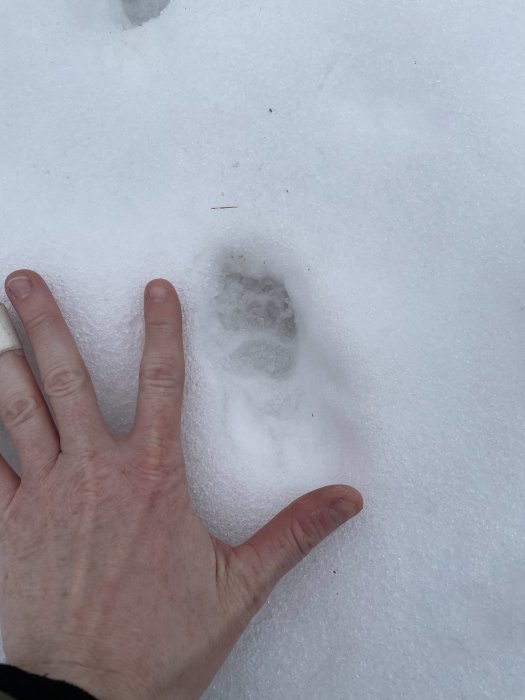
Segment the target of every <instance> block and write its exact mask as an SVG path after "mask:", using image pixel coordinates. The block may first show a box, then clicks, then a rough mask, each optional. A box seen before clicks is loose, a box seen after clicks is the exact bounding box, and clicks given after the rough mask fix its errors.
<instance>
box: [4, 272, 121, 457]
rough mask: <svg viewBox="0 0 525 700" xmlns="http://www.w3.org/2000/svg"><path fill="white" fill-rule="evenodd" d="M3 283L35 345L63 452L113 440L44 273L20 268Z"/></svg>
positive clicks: (37, 359)
mask: <svg viewBox="0 0 525 700" xmlns="http://www.w3.org/2000/svg"><path fill="white" fill-rule="evenodd" d="M5 286H6V291H7V294H8V295H9V298H10V299H11V302H12V304H13V306H14V307H15V309H16V312H17V313H18V315H19V316H20V319H21V320H22V323H23V324H24V328H25V330H26V333H27V335H28V338H29V340H30V342H31V345H32V346H33V351H34V354H35V358H36V361H37V365H38V369H39V371H40V376H41V377H42V383H43V387H44V391H45V393H46V394H47V396H48V398H49V402H50V404H51V408H52V409H53V413H54V415H55V420H56V424H57V428H58V432H59V436H60V446H61V449H62V451H63V452H69V451H73V450H89V449H93V448H94V447H95V446H97V447H99V446H100V444H101V441H102V442H104V441H105V440H106V439H107V440H108V441H110V440H111V437H110V435H109V433H108V431H107V428H106V426H105V424H104V419H103V418H102V415H101V413H100V409H99V407H98V404H97V398H96V394H95V390H94V388H93V384H92V382H91V377H90V376H89V373H88V371H87V368H86V366H85V364H84V362H83V360H82V357H81V356H80V353H79V351H78V348H77V346H76V343H75V341H74V340H73V337H72V335H71V333H70V331H69V328H68V327H67V325H66V322H65V321H64V318H63V316H62V314H61V312H60V309H59V308H58V305H57V303H56V301H55V300H54V298H53V295H52V294H51V292H50V290H49V288H48V286H47V285H46V283H45V282H44V280H43V279H42V277H40V275H38V274H37V273H36V272H33V271H32V270H17V271H16V272H13V273H12V274H11V275H9V277H8V278H7V280H6V285H5Z"/></svg>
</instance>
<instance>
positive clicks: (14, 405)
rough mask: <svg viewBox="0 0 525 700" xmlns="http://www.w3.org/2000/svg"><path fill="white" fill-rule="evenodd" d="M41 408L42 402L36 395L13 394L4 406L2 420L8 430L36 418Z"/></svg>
mask: <svg viewBox="0 0 525 700" xmlns="http://www.w3.org/2000/svg"><path fill="white" fill-rule="evenodd" d="M40 408H41V402H39V401H38V399H37V398H36V396H32V395H27V396H21V395H18V396H13V397H11V398H9V399H8V400H7V402H6V404H5V406H3V407H2V411H1V417H2V421H3V423H4V425H5V427H6V428H7V429H8V430H12V429H13V428H18V427H19V426H21V425H23V424H24V423H27V422H28V421H30V420H31V419H32V418H34V416H35V415H37V413H38V411H39V410H40Z"/></svg>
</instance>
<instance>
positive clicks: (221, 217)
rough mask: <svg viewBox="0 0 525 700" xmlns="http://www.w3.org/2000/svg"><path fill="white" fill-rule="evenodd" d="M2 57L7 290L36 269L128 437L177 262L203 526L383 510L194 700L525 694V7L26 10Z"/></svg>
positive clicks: (132, 3) (335, 551) (110, 4)
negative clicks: (345, 500) (323, 490)
mask: <svg viewBox="0 0 525 700" xmlns="http://www.w3.org/2000/svg"><path fill="white" fill-rule="evenodd" d="M164 5H167V6H166V7H165V8H164V9H163V7H164ZM150 18H151V19H150ZM0 68H1V74H0V116H1V121H0V129H1V131H0V185H1V189H0V192H1V195H0V196H1V207H0V239H1V249H0V250H1V252H0V255H1V263H2V270H3V274H4V276H6V275H7V274H8V273H9V272H10V271H11V270H14V269H15V268H17V267H25V266H27V267H32V268H34V269H36V270H38V271H39V272H40V273H41V274H43V275H44V276H45V278H46V279H47V280H48V282H49V284H50V286H51V288H52V289H53V291H54V293H55V294H56V296H57V298H58V300H59V302H60V304H61V307H62V309H63V311H64V314H65V316H66V318H67V320H68V321H69V323H70V325H71V328H72V331H73V333H74V335H75V337H76V339H77V341H78V343H79V346H80V348H81V350H82V352H83V355H84V357H85V359H86V362H87V364H88V366H89V368H90V370H91V372H92V375H93V378H94V381H95V384H96V387H97V390H98V393H99V397H100V402H101V406H102V408H103V411H104V413H105V416H106V418H107V421H108V424H109V426H110V427H111V428H112V429H113V430H114V431H115V432H121V431H124V430H127V429H128V428H129V427H130V424H131V421H132V417H133V409H134V400H135V392H136V389H137V372H138V364H139V359H140V352H141V341H142V334H143V329H142V305H141V303H142V301H141V300H142V293H143V286H144V285H145V284H146V282H147V281H148V280H149V279H152V278H154V277H158V276H165V277H167V278H169V279H170V280H172V281H173V282H174V284H175V285H176V286H177V288H178V289H179V290H180V294H181V298H182V301H183V304H184V312H185V323H186V348H187V354H188V365H189V370H188V385H187V401H186V413H185V424H186V441H187V445H186V453H187V461H188V472H189V478H190V482H191V488H192V493H193V496H194V498H195V501H196V504H197V507H198V509H199V512H200V513H201V514H202V516H203V518H204V519H205V521H206V522H207V523H208V524H209V526H210V527H211V528H212V530H213V531H214V532H216V533H218V534H219V535H221V536H222V537H224V538H225V539H227V540H228V541H230V542H232V543H233V542H239V541H241V540H242V539H243V538H244V537H246V536H247V535H248V534H249V533H251V532H252V531H253V530H254V529H255V528H257V527H258V526H260V525H261V524H262V523H263V522H264V521H265V520H266V519H267V518H268V517H269V516H271V515H272V514H274V513H275V512H276V511H277V510H279V509H280V508H281V507H282V506H284V505H285V504H286V503H287V502H288V501H289V500H291V499H293V498H295V497H297V496H298V495H300V494H301V493H302V492H304V491H306V490H309V489H312V488H315V487H317V486H320V485H323V484H327V483H337V482H340V481H344V482H347V483H351V484H353V485H354V486H356V487H357V488H359V489H361V490H362V492H363V494H364V496H365V511H364V512H363V513H362V514H361V515H360V516H359V517H358V518H357V519H356V520H355V522H352V523H351V524H348V525H347V526H345V527H344V528H343V529H341V530H340V531H338V532H337V533H336V534H335V535H334V536H332V537H331V538H330V539H328V540H327V541H325V542H324V543H323V544H322V545H321V546H320V547H319V548H318V549H317V550H315V551H314V552H313V553H312V554H311V555H310V556H309V557H308V558H307V560H305V561H304V562H303V563H302V564H301V565H300V566H299V567H298V568H297V569H296V570H294V571H293V572H292V573H291V574H290V575H289V576H288V577H287V578H286V579H285V580H284V581H283V582H282V583H281V585H280V586H279V587H278V588H277V589H276V590H275V592H274V593H273V594H272V596H271V598H270V600H269V602H268V603H267V604H266V605H265V607H264V608H263V609H262V610H261V612H260V613H259V615H258V616H257V618H256V619H255V620H254V622H253V623H252V625H251V626H250V627H249V628H248V630H247V631H246V633H245V635H244V636H243V637H242V639H241V640H240V642H239V643H238V645H237V647H236V648H235V650H234V652H233V653H232V655H231V656H230V658H229V660H228V661H227V663H226V665H225V666H224V667H223V668H222V669H221V671H220V672H219V674H218V675H217V677H216V679H215V681H214V683H213V685H212V686H211V688H210V689H209V691H208V692H207V694H206V696H205V697H206V698H207V700H211V699H214V700H232V699H235V700H237V699H239V700H251V699H254V700H268V699H269V700H274V699H275V700H277V699H279V700H280V699H281V698H287V699H288V700H299V699H300V700H314V698H315V699H317V698H322V699H323V700H325V699H326V700H347V699H348V700H349V699H351V700H371V699H373V700H392V699H394V698H403V699H404V700H421V699H422V698H423V699H425V700H438V699H439V700H441V699H443V700H444V699H447V700H448V699H450V698H454V699H456V698H458V699H459V698H463V699H467V700H478V699H480V698H490V700H517V699H518V698H521V699H522V698H523V697H525V656H524V653H523V649H524V648H525V585H524V580H525V528H524V525H525V522H524V496H525V472H524V468H523V466H524V461H525V460H524V457H525V444H524V427H525V401H524V395H525V371H524V361H523V358H524V344H525V281H524V280H525V275H524V270H525V223H524V222H525V195H524V177H525V130H524V117H523V115H524V113H525V70H524V69H525V9H524V7H523V4H522V3H518V2H514V1H513V0H507V1H506V2H503V3H493V2H490V3H489V2H488V1H485V0H464V1H463V2H461V3H458V2H456V1H452V0H436V1H431V0H413V1H412V2H408V1H407V0H403V1H392V2H388V3H387V2H384V1H379V0H367V2H362V1H361V0H330V2H329V3H322V2H314V1H313V0H302V1H301V2H283V1H282V0H281V1H280V2H276V0H266V2H264V3H253V2H245V1H244V2H241V1H240V0H227V1H226V0H214V1H213V2H211V1H210V0H194V1H193V2H183V1H182V0H171V2H170V3H169V4H167V3H166V2H163V1H162V0H150V1H149V2H146V1H145V0H124V4H122V3H121V0H90V1H89V2H86V0H48V1H47V2H46V3H42V2H39V1H37V0H17V1H16V2H3V3H1V4H0ZM218 207H235V208H228V209H223V208H218ZM2 300H5V296H4V297H2ZM0 438H1V440H0V445H1V447H2V449H3V450H4V452H5V453H6V454H7V455H8V456H9V457H10V459H11V460H12V461H13V463H16V461H15V457H14V455H13V450H12V448H11V447H10V444H9V441H8V438H7V436H6V435H5V433H2V434H1V436H0Z"/></svg>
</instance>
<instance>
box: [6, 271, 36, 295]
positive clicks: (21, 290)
mask: <svg viewBox="0 0 525 700" xmlns="http://www.w3.org/2000/svg"><path fill="white" fill-rule="evenodd" d="M31 288H32V284H31V280H30V279H29V277H25V275H20V277H12V278H11V279H10V280H9V282H8V283H7V290H8V291H9V293H10V294H12V295H13V296H14V297H15V299H25V298H26V297H28V296H29V295H30V293H31Z"/></svg>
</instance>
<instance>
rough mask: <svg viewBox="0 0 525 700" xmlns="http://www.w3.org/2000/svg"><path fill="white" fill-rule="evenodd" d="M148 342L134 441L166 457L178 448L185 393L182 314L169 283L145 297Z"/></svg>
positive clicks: (153, 286)
mask: <svg viewBox="0 0 525 700" xmlns="http://www.w3.org/2000/svg"><path fill="white" fill-rule="evenodd" d="M144 322H145V341H144V352H143V355H142V361H141V365H140V373H139V392H138V398H137V408H136V413H135V423H134V426H133V431H132V437H133V439H134V440H135V441H138V442H139V443H140V444H142V445H144V446H145V447H148V448H151V449H152V450H158V451H164V452H166V453H167V454H169V453H170V451H171V449H172V448H173V447H175V446H176V445H177V444H178V441H179V437H180V421H181V412H182V395H183V391H184V350H183V342H182V312H181V307H180V302H179V298H178V296H177V292H176V291H175V289H174V287H173V285H172V284H170V283H169V282H168V281H167V280H162V279H159V280H153V281H152V282H150V283H149V284H148V286H147V287H146V290H145V294H144Z"/></svg>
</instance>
